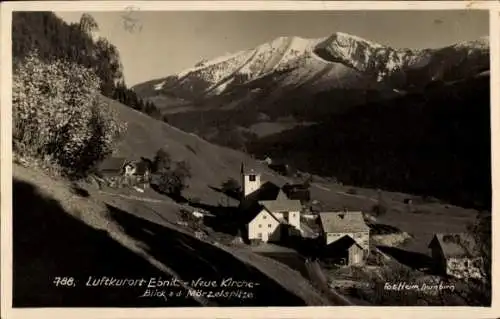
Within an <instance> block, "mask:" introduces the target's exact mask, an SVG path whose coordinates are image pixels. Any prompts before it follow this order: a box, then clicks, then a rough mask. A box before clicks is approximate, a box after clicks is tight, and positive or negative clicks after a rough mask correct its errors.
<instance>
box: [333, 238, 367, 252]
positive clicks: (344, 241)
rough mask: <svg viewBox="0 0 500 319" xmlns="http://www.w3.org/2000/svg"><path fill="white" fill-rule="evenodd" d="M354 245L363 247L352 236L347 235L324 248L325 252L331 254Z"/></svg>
mask: <svg viewBox="0 0 500 319" xmlns="http://www.w3.org/2000/svg"><path fill="white" fill-rule="evenodd" d="M352 245H356V246H358V247H359V248H363V247H362V246H361V245H360V244H358V243H357V242H356V241H355V240H354V239H353V238H352V237H351V236H348V235H345V236H343V237H342V238H340V239H338V240H336V241H334V242H333V243H330V244H328V245H326V246H324V248H323V253H325V254H331V253H334V254H335V253H338V252H340V251H344V250H347V249H349V248H350V247H351V246H352Z"/></svg>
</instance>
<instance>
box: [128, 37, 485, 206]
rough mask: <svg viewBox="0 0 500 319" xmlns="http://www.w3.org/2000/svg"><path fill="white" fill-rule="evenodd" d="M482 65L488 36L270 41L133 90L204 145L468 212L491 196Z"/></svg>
mask: <svg viewBox="0 0 500 319" xmlns="http://www.w3.org/2000/svg"><path fill="white" fill-rule="evenodd" d="M489 60H490V57H489V42H488V37H482V38H479V39H477V40H473V41H465V42H461V43H457V44H454V45H449V46H446V47H442V48H433V49H401V48H392V47H389V46H385V45H381V44H378V43H374V42H371V41H369V40H366V39H362V38H359V37H357V36H354V35H349V34H345V33H341V32H337V33H334V34H332V35H330V36H328V37H324V38H319V39H304V38H300V37H280V38H277V39H274V40H272V41H270V42H268V43H264V44H262V45H259V46H257V47H256V48H252V49H249V50H243V51H240V52H236V53H233V54H229V55H225V56H222V57H219V58H215V59H212V60H203V61H200V62H199V63H197V64H196V65H195V66H194V67H193V68H190V69H187V70H185V71H183V72H181V73H179V74H175V75H170V76H167V77H165V78H161V79H155V80H151V81H148V82H146V83H142V84H139V85H137V86H135V87H134V88H133V89H134V90H135V91H136V92H137V94H138V95H139V96H141V97H143V98H145V99H149V100H152V101H154V102H155V104H156V105H158V106H159V108H160V109H161V111H162V112H163V113H164V114H165V119H166V120H167V121H168V122H169V123H170V124H172V125H174V126H177V127H178V128H180V129H182V130H185V131H188V132H193V133H196V134H198V135H200V136H201V137H203V138H205V139H207V140H209V141H211V142H214V143H217V144H222V145H226V146H230V147H233V148H237V149H243V150H247V151H249V152H251V153H253V154H254V155H259V156H264V155H268V154H272V155H273V156H274V157H282V158H286V159H288V161H289V162H292V163H293V164H295V165H296V166H297V167H298V168H300V169H302V170H305V171H309V172H313V173H318V174H322V175H328V176H336V177H337V178H339V180H340V181H342V182H345V183H351V184H353V185H360V186H367V187H378V188H390V189H392V190H401V191H406V192H416V193H423V194H425V193H426V192H427V193H428V194H433V195H436V196H442V197H443V196H444V197H446V198H447V199H451V200H455V199H460V198H465V197H467V198H468V200H467V203H466V204H465V205H470V203H472V202H474V201H477V200H476V199H477V198H480V199H479V201H481V202H482V203H486V202H487V201H488V199H487V198H489V197H488V196H490V195H488V194H490V191H491V189H490V188H491V181H490V180H489V176H490V172H489V171H488V169H489V167H490V166H489V165H490V164H489V155H488V154H489V140H490V139H489V138H490V137H489V130H488V129H489V68H490V65H489ZM412 119H414V121H412ZM381 123H384V125H381ZM401 123H406V126H405V125H400V124H401ZM444 128H446V129H448V131H446V130H445V129H444ZM462 130H467V131H465V132H464V131H462ZM436 134H440V135H436ZM450 143H454V144H455V145H456V146H453V147H451V146H450ZM312 145H314V147H312ZM363 150H365V151H363ZM422 152H434V153H435V154H436V155H435V156H434V157H433V156H432V155H429V156H428V155H425V154H423V153H422ZM285 154H286V155H285ZM431 154H432V153H431ZM471 154H476V156H471ZM437 157H440V159H439V158H437ZM361 159H362V160H361ZM447 161H448V162H447ZM391 163H392V164H391ZM433 165H434V166H433ZM391 170H392V173H391V174H392V175H391V174H390V173H389V172H391ZM471 170H473V171H474V170H476V172H475V173H471ZM460 174H461V175H460ZM431 184H432V185H431ZM457 185H462V186H463V187H462V188H460V187H455V186H457ZM474 189H476V190H478V189H481V190H484V192H482V191H481V192H482V193H481V194H480V195H478V196H479V197H478V196H475V195H474V196H473V195H470V192H474ZM455 191H456V192H455ZM465 193H467V194H469V195H470V196H469V195H464V194H465ZM476 195H477V194H476ZM469 199H470V200H469ZM486 205H487V203H486Z"/></svg>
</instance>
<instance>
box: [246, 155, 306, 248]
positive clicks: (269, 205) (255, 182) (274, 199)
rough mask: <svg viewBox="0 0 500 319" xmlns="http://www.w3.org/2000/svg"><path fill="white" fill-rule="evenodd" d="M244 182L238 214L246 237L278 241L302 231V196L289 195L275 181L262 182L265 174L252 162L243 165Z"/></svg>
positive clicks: (298, 234) (252, 239) (299, 234)
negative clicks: (299, 198)
mask: <svg viewBox="0 0 500 319" xmlns="http://www.w3.org/2000/svg"><path fill="white" fill-rule="evenodd" d="M241 185H242V198H241V201H240V206H239V214H241V215H240V216H241V218H242V219H241V221H242V223H243V231H244V237H246V239H248V240H249V241H255V240H257V241H262V242H279V241H282V240H284V239H285V238H287V237H289V236H294V235H295V236H301V235H302V230H301V225H300V212H301V211H302V204H301V202H300V200H296V199H290V198H288V197H287V195H286V194H285V192H284V191H283V189H282V188H280V187H279V186H277V185H276V184H273V183H271V182H265V183H263V182H262V174H261V173H260V172H259V171H258V169H257V168H255V167H253V166H250V165H244V164H242V165H241Z"/></svg>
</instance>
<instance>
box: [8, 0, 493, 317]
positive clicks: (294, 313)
mask: <svg viewBox="0 0 500 319" xmlns="http://www.w3.org/2000/svg"><path fill="white" fill-rule="evenodd" d="M130 7H133V8H135V9H137V10H143V11H201V10H211V11H228V10H233V11H234V10H252V11H259V10H301V11H302V10H315V11H321V10H339V11H340V10H460V9H461V10H464V9H468V10H490V50H491V51H490V56H491V71H492V72H491V74H492V76H491V88H497V89H496V90H495V89H492V90H491V139H492V185H493V199H496V198H497V195H498V194H497V193H498V189H499V179H498V174H499V172H498V169H497V167H496V165H495V163H496V162H498V160H497V158H498V155H497V146H498V138H499V137H500V128H499V119H500V112H499V107H500V90H498V88H500V78H499V77H500V74H499V73H500V1H493V0H492V1H392V2H391V1H350V2H348V1H330V2H323V1H51V2H49V1H39V2H34V1H33V2H4V3H3V4H2V7H1V8H2V12H1V14H2V16H1V21H2V29H1V30H2V33H1V35H2V42H1V43H2V44H3V45H2V47H1V49H2V50H1V63H0V65H1V66H2V72H1V84H2V95H1V105H2V107H1V108H0V110H1V113H0V114H1V117H0V119H1V122H0V131H1V140H0V141H1V171H0V176H1V182H2V183H1V191H0V203H1V223H0V225H1V231H2V232H1V239H2V241H1V244H2V246H1V248H2V249H1V252H2V255H1V257H2V258H1V266H2V267H1V284H2V290H1V297H2V300H1V310H2V316H1V317H2V318H23V319H24V318H85V319H88V318H214V317H215V318H221V317H224V318H229V317H231V318H233V317H238V318H240V317H241V318H246V317H251V318H256V317H259V318H262V317H265V318H332V317H336V318H357V317H359V318H383V317H387V316H397V318H467V319H470V318H485V319H486V318H497V317H500V297H499V291H498V280H495V279H497V278H498V277H499V275H500V274H499V267H498V264H497V263H496V262H494V263H493V278H494V279H493V292H492V294H493V295H492V296H493V298H492V299H493V301H492V306H491V307H483V308H473V307H378V306H374V307H289V308H280V307H267V308H266V307H253V308H191V309H188V308H39V309H35V308H31V309H19V308H17V309H12V304H11V298H12V253H11V252H12V236H11V228H12V225H11V220H12V206H11V205H12V173H11V172H12V150H11V145H12V143H11V142H12V140H11V128H12V123H11V118H12V114H11V75H12V69H11V62H12V56H11V45H10V44H11V26H12V25H11V13H12V11H88V12H93V11H94V12H96V11H101V12H102V11H123V10H125V9H126V8H130ZM7 44H8V45H7ZM495 204H496V201H495V200H493V207H492V210H493V211H492V216H493V221H492V222H493V230H494V231H493V234H492V236H493V238H492V240H493V243H494V244H493V260H494V261H496V259H498V258H500V256H499V255H498V248H499V246H498V245H497V244H496V243H498V242H499V240H500V237H499V236H498V234H497V232H496V231H495V230H496V229H497V228H500V225H499V221H500V219H499V218H497V217H496V214H498V213H499V212H498V207H497V205H495ZM495 281H496V282H495Z"/></svg>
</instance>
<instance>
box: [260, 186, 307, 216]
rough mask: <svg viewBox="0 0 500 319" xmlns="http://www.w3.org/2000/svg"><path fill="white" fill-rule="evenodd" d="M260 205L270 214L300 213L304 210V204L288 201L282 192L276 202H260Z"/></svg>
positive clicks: (293, 200) (297, 201)
mask: <svg viewBox="0 0 500 319" xmlns="http://www.w3.org/2000/svg"><path fill="white" fill-rule="evenodd" d="M259 204H261V205H262V206H264V207H265V208H266V209H267V210H268V211H270V212H281V211H293V212H296V211H300V210H301V209H302V204H301V203H300V200H296V199H288V197H287V196H286V195H285V193H284V192H283V191H282V190H280V191H279V192H278V196H277V197H276V199H274V200H260V201H259Z"/></svg>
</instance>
